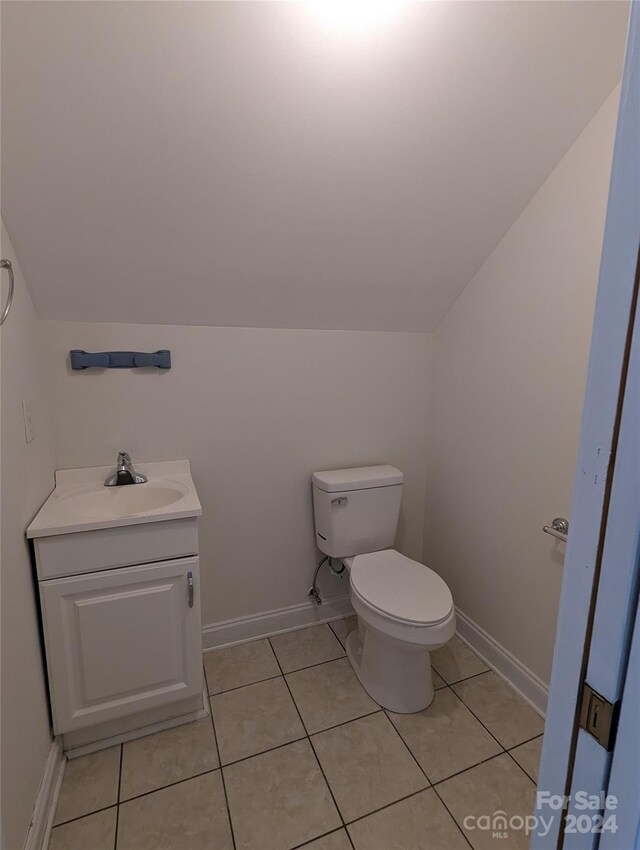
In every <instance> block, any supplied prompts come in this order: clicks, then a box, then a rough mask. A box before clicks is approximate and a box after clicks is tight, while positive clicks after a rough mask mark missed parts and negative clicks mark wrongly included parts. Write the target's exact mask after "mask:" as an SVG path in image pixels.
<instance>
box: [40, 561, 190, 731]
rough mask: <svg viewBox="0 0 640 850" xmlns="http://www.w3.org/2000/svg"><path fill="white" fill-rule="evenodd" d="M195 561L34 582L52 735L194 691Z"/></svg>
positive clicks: (156, 704) (177, 698)
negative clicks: (37, 586)
mask: <svg viewBox="0 0 640 850" xmlns="http://www.w3.org/2000/svg"><path fill="white" fill-rule="evenodd" d="M199 590H200V581H199V570H198V559H197V558H196V557H193V558H183V559H180V560H177V561H163V562H162V563H156V564H146V565H144V566H138V567H128V568H122V569H117V570H107V571H105V572H99V573H91V574H90V575H84V576H72V577H69V578H64V579H54V580H51V581H44V582H41V583H40V597H41V600H42V613H43V622H44V632H45V643H46V651H47V665H48V672H49V688H50V691H51V702H52V708H53V720H54V729H55V732H56V733H61V732H70V731H71V730H72V729H81V728H84V727H86V726H92V725H94V724H96V723H102V722H104V721H108V720H114V719H116V718H119V717H124V716H126V715H129V714H134V713H135V712H138V711H144V710H145V709H151V708H156V707H158V706H162V705H166V704H168V703H171V702H174V701H176V700H181V699H186V698H188V697H191V696H195V695H197V694H198V693H200V692H201V691H202V637H201V632H200V593H199Z"/></svg>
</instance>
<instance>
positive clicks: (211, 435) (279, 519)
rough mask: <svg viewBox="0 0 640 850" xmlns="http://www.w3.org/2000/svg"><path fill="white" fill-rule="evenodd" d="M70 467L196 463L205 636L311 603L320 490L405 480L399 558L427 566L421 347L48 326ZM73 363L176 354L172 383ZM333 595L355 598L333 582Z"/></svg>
mask: <svg viewBox="0 0 640 850" xmlns="http://www.w3.org/2000/svg"><path fill="white" fill-rule="evenodd" d="M41 338H42V349H43V367H44V369H45V374H46V380H47V385H48V387H49V391H50V393H51V397H52V399H55V417H54V418H55V429H56V441H57V450H58V459H59V465H60V466H61V467H74V466H94V465H101V464H110V463H114V462H115V458H116V453H117V451H118V450H119V449H126V450H128V451H129V452H130V453H131V455H132V457H133V460H134V462H135V461H151V460H164V459H170V458H180V457H187V458H190V459H191V462H192V471H193V476H194V480H195V482H196V486H197V489H198V493H199V495H200V499H201V502H202V506H203V510H204V517H203V519H202V522H201V525H200V529H201V531H200V543H201V553H202V576H203V577H202V586H203V623H204V624H212V623H215V622H219V621H223V620H227V619H231V618H235V617H241V616H245V615H250V614H254V613H258V612H264V611H269V610H274V609H277V608H283V607H287V606H292V605H296V604H299V603H301V602H304V601H306V598H307V597H306V592H307V589H308V586H309V583H310V579H311V576H312V573H313V570H314V567H315V563H316V561H317V558H318V552H317V550H316V549H315V545H314V536H315V535H314V530H313V518H312V507H311V489H310V475H311V473H312V472H313V471H314V470H317V469H330V468H333V467H344V466H358V465H362V464H372V463H391V464H395V465H396V466H398V467H400V468H401V469H402V470H403V471H404V472H405V475H406V487H405V493H404V499H403V512H402V518H401V528H400V534H399V539H398V544H399V548H400V549H402V550H403V551H404V552H405V553H406V554H408V555H410V556H413V557H416V558H419V557H421V555H422V537H423V522H424V480H425V455H426V441H425V421H426V418H427V398H428V393H429V371H430V357H431V337H430V336H429V335H425V334H408V333H379V332H345V331H306V330H299V331H297V330H261V329H246V328H245V329H243V328H211V327H184V326H169V325H133V324H85V323H74V322H54V321H51V322H42V323H41ZM70 348H81V349H86V350H89V351H91V350H93V351H100V350H105V349H138V350H142V351H145V350H148V351H154V350H156V349H158V348H170V349H171V353H172V358H173V368H172V369H171V370H170V371H168V372H161V371H146V372H144V371H131V370H106V371H104V372H97V371H95V370H92V371H86V372H72V371H71V370H70V368H69V366H68V352H69V349H70ZM321 587H322V589H323V590H324V591H325V592H326V593H327V595H340V594H343V593H348V587H346V585H345V584H344V582H343V581H341V580H339V579H331V578H328V577H327V576H326V575H325V578H324V581H323V582H322V585H321Z"/></svg>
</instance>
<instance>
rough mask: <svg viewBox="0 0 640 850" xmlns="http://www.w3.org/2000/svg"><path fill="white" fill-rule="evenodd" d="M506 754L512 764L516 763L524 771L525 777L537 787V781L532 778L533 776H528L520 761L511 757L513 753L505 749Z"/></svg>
mask: <svg viewBox="0 0 640 850" xmlns="http://www.w3.org/2000/svg"><path fill="white" fill-rule="evenodd" d="M506 754H507V755H508V756H509V758H510V759H511V760H512V761H513V763H514V764H517V765H518V767H519V768H520V770H521V771H522V772H523V773H524V775H525V776H526V777H527V779H530V780H531V781H532V782H533V784H534V785H535V786H536V788H537V787H538V783H537V782H536V781H535V779H534V778H533V776H529V774H528V773H527V771H526V770H525V769H524V767H523V766H522V765H521V764H520V762H519V761H517V759H515V758H514V757H513V755H512V754H511V753H510V752H509V750H507V751H506Z"/></svg>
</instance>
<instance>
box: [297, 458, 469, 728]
mask: <svg viewBox="0 0 640 850" xmlns="http://www.w3.org/2000/svg"><path fill="white" fill-rule="evenodd" d="M312 481H313V510H314V515H315V525H316V542H317V544H318V547H319V548H320V550H321V551H322V552H324V553H325V554H326V555H329V556H330V557H331V558H336V559H338V560H340V561H342V563H344V564H345V566H346V567H347V569H348V570H349V574H350V584H351V602H352V604H353V607H354V609H355V612H356V614H357V615H358V624H359V629H358V631H356V632H352V633H351V634H350V635H349V637H348V638H347V655H348V657H349V661H350V662H351V665H352V666H353V669H354V670H355V672H356V674H357V676H358V679H359V680H360V682H361V683H362V685H363V687H364V688H365V690H366V691H367V692H368V693H369V694H370V695H371V696H372V697H373V699H374V700H375V701H376V702H377V703H379V704H380V705H382V706H384V708H388V709H390V710H391V711H397V712H401V713H405V714H409V713H412V712H415V711H422V709H423V708H426V707H427V706H428V705H429V704H430V702H431V701H432V699H433V694H434V691H433V681H432V677H431V663H430V653H431V651H432V650H434V649H438V648H439V647H441V646H444V644H445V643H447V641H448V640H450V639H451V638H452V637H453V634H454V632H455V630H456V615H455V611H454V607H453V599H452V597H451V591H450V590H449V588H448V587H447V585H446V584H445V582H444V581H443V580H442V579H441V578H440V576H438V575H436V573H434V572H433V570H430V569H429V567H426V566H425V565H424V564H419V563H418V562H417V561H412V560H411V559H410V558H406V557H405V556H404V555H401V554H400V552H396V550H395V549H390V548H389V547H390V546H392V545H393V541H394V539H395V535H396V528H397V525H398V515H399V513H400V499H401V496H402V484H403V475H402V472H400V470H399V469H396V468H395V467H393V466H364V467H359V468H356V469H333V470H329V471H327V472H315V473H314V474H313V476H312Z"/></svg>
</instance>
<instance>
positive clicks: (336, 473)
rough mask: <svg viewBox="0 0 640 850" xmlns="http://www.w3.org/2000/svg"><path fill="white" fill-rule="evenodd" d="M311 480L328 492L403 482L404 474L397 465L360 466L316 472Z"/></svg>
mask: <svg viewBox="0 0 640 850" xmlns="http://www.w3.org/2000/svg"><path fill="white" fill-rule="evenodd" d="M311 480H312V481H313V484H314V486H315V487H318V489H320V490H324V491H325V492H326V493H341V492H343V491H346V490H367V489H370V488H373V487H390V486H391V485H393V484H402V482H403V481H404V476H403V475H402V472H400V470H399V469H396V468H395V466H358V467H356V468H355V469H328V470H326V471H325V472H314V473H313V475H312V476H311Z"/></svg>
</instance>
